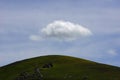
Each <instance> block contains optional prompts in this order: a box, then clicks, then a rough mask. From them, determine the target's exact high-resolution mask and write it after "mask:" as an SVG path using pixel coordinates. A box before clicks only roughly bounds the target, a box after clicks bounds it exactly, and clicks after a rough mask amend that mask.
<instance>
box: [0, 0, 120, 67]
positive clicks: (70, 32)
mask: <svg viewBox="0 0 120 80" xmlns="http://www.w3.org/2000/svg"><path fill="white" fill-rule="evenodd" d="M119 4H120V0H0V66H4V65H7V64H10V63H12V62H15V61H19V60H23V59H27V58H32V57H36V56H42V55H68V56H74V57H78V58H84V59H88V60H91V61H95V62H99V63H103V64H109V65H114V66H119V67H120V63H119V62H120V22H119V21H120V16H119V14H120V5H119Z"/></svg>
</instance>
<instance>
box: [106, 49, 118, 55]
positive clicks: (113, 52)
mask: <svg viewBox="0 0 120 80" xmlns="http://www.w3.org/2000/svg"><path fill="white" fill-rule="evenodd" d="M107 53H108V54H110V55H113V56H116V55H117V52H116V50H114V49H110V50H108V51H107Z"/></svg>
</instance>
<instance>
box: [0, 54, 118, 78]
mask: <svg viewBox="0 0 120 80" xmlns="http://www.w3.org/2000/svg"><path fill="white" fill-rule="evenodd" d="M23 73H26V74H24V75H27V74H29V76H27V78H25V79H24V80H120V68H119V67H115V66H110V65H105V64H100V63H96V62H92V61H89V60H85V59H80V58H75V57H70V56H61V55H49V56H40V57H35V58H31V59H26V60H22V61H18V62H15V63H12V64H9V65H6V66H3V67H0V80H17V78H19V77H21V76H20V75H21V74H23ZM38 74H39V75H38ZM33 75H34V77H33V78H34V79H32V77H30V76H33ZM38 77H39V78H40V79H38ZM35 78H36V79H35ZM19 79H20V78H19ZM21 80H22V79H21Z"/></svg>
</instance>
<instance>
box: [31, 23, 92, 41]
mask: <svg viewBox="0 0 120 80" xmlns="http://www.w3.org/2000/svg"><path fill="white" fill-rule="evenodd" d="M40 32H41V33H42V35H41V37H42V38H52V39H57V40H66V41H71V40H75V39H78V38H81V37H85V36H90V35H91V34H92V32H91V31H90V30H89V29H87V28H85V27H83V26H81V25H79V24H74V23H72V22H68V21H54V22H53V23H50V24H48V25H47V26H46V27H45V28H43V29H41V30H40ZM39 38H40V35H39V36H37V35H36V36H35V35H34V36H31V37H30V39H31V40H39Z"/></svg>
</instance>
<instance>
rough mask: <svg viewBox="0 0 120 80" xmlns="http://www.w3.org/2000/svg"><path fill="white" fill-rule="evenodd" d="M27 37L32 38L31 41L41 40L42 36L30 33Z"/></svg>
mask: <svg viewBox="0 0 120 80" xmlns="http://www.w3.org/2000/svg"><path fill="white" fill-rule="evenodd" d="M29 38H30V40H33V41H39V40H42V38H41V37H40V36H38V35H30V36H29Z"/></svg>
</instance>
